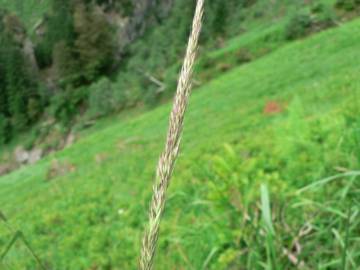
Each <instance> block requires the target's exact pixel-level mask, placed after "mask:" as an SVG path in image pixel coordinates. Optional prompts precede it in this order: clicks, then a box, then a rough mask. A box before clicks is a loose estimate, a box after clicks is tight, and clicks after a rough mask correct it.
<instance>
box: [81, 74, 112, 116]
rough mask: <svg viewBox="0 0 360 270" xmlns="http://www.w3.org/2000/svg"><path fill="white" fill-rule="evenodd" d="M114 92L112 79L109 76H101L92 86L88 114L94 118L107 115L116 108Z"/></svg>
mask: <svg viewBox="0 0 360 270" xmlns="http://www.w3.org/2000/svg"><path fill="white" fill-rule="evenodd" d="M113 92H114V91H113V88H112V84H111V81H110V80H109V79H107V78H101V79H100V80H99V81H98V82H96V83H93V84H92V85H91V86H90V88H89V109H88V114H89V115H90V116H91V117H92V118H96V117H100V116H104V115H107V114H109V113H111V112H112V111H113V110H114V109H115V106H116V104H115V100H114V97H113V94H114V93H113Z"/></svg>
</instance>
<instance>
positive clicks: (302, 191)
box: [0, 20, 360, 270]
mask: <svg viewBox="0 0 360 270" xmlns="http://www.w3.org/2000/svg"><path fill="white" fill-rule="evenodd" d="M359 28H360V20H355V21H353V22H351V23H347V24H344V25H342V26H340V27H339V28H336V29H332V30H328V31H325V32H322V33H320V34H317V35H314V36H312V37H310V38H308V39H305V40H300V41H295V42H293V43H290V44H287V45H284V46H282V48H281V49H278V50H276V51H274V52H273V53H270V54H268V55H266V56H264V57H262V58H259V59H257V60H255V61H253V62H251V63H249V64H245V65H242V66H240V67H237V68H234V69H232V70H231V71H229V72H227V73H225V74H224V75H221V76H219V77H216V78H214V79H213V80H211V81H209V83H206V84H204V85H203V86H202V87H201V88H200V89H197V90H196V91H195V93H194V95H193V96H192V98H191V104H190V108H189V110H188V113H187V116H186V125H185V130H184V138H183V141H182V145H183V147H182V152H181V156H180V160H179V161H178V163H177V166H176V169H175V172H174V179H173V182H172V185H171V188H170V194H169V200H168V204H167V209H166V214H165V217H164V222H163V223H162V229H161V237H160V247H159V250H158V255H157V258H156V269H295V267H296V266H295V265H296V264H298V265H303V267H304V269H324V270H325V269H357V268H358V267H360V239H359V231H360V219H359V210H360V201H359V198H360V181H359V180H360V176H359V175H360V172H359V168H360V137H359V130H360V121H359V119H360V118H359V117H360V82H359V80H358V78H359V75H360V72H359V67H358V65H359V62H360V55H359V53H358V52H359V49H360V31H359ZM236 42H241V41H239V40H237V41H236ZM229 50H231V48H229ZM169 110H170V104H165V105H163V106H161V107H158V108H156V109H154V110H152V111H149V112H147V113H145V114H143V115H140V116H137V117H134V118H129V119H125V120H122V121H120V120H119V119H118V118H117V117H113V119H111V120H109V119H108V120H104V121H106V122H104V123H106V124H103V125H102V124H101V123H100V124H98V128H97V130H93V131H92V132H91V134H89V135H88V136H85V137H83V138H81V139H80V140H79V142H77V143H76V144H75V145H73V146H71V147H69V148H67V149H65V150H63V151H61V152H58V153H55V154H52V155H50V156H48V157H47V158H45V159H44V160H42V161H40V162H39V163H37V164H36V165H34V166H27V167H23V168H21V169H19V170H17V171H15V172H13V173H11V174H9V175H7V176H4V177H1V178H0V206H1V207H0V208H1V211H2V212H4V214H5V215H6V216H7V218H8V220H9V223H11V224H12V226H13V227H14V228H16V229H21V230H22V231H23V233H24V235H25V236H26V237H27V239H28V241H29V243H30V244H31V246H32V248H33V249H34V250H35V251H36V252H37V253H38V254H39V256H40V257H41V259H42V260H43V262H44V263H45V264H46V266H47V267H48V268H49V269H136V266H137V256H138V254H139V249H140V239H141V235H142V230H143V227H144V226H145V224H146V221H147V219H146V218H147V207H148V203H149V200H150V196H151V186H152V183H153V178H154V168H155V165H156V162H157V158H158V155H159V153H160V151H161V149H162V146H163V141H164V138H165V133H166V128H167V120H168V114H169ZM95 129H96V127H95ZM332 176H336V177H333V178H331V177H332ZM329 177H330V178H329ZM260 186H262V188H260ZM266 187H267V188H266ZM266 189H268V191H269V194H270V203H271V213H267V214H269V215H270V217H271V219H269V218H268V219H266V216H267V215H266V212H265V211H266V208H267V207H266V205H264V200H263V204H261V197H262V198H263V199H264V198H265V197H266V195H265V194H266ZM261 190H262V192H261ZM265 201H266V200H265ZM270 227H273V233H271V231H272V230H270V229H269V228H270ZM11 237H12V234H11V233H9V231H8V230H7V228H6V227H5V226H3V225H1V223H0V246H4V245H5V243H7V242H8V241H10V240H11ZM3 264H4V265H3V267H4V268H5V269H7V268H8V269H37V268H36V267H37V266H36V263H35V261H34V260H33V259H32V257H31V255H30V254H28V253H27V251H26V249H25V248H24V246H22V244H21V243H20V242H18V243H17V244H16V245H15V246H14V247H13V248H12V249H11V251H10V252H9V253H8V254H7V256H6V257H5V259H4V262H3ZM344 265H346V266H345V268H344ZM346 267H347V268H346Z"/></svg>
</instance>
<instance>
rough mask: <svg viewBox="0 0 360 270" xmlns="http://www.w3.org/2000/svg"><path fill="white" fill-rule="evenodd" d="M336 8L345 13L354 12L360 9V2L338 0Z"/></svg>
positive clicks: (358, 0) (359, 0)
mask: <svg viewBox="0 0 360 270" xmlns="http://www.w3.org/2000/svg"><path fill="white" fill-rule="evenodd" d="M335 7H336V8H339V9H342V10H345V11H353V10H355V9H357V8H358V7H360V0H337V1H336V3H335Z"/></svg>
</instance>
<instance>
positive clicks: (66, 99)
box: [48, 87, 88, 127]
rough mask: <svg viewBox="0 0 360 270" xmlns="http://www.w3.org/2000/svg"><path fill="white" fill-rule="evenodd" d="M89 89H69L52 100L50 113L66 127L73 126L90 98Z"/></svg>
mask: <svg viewBox="0 0 360 270" xmlns="http://www.w3.org/2000/svg"><path fill="white" fill-rule="evenodd" d="M87 90H88V89H86V88H77V89H73V88H72V87H68V88H67V89H65V90H63V91H61V92H60V93H59V94H57V95H55V96H53V98H52V99H51V100H50V104H51V106H50V107H49V109H48V113H49V114H50V115H51V116H52V117H54V118H55V119H56V120H57V121H58V122H59V123H61V124H62V125H63V126H65V127H69V126H71V124H72V123H73V120H74V117H75V116H76V115H80V114H81V112H82V111H83V110H84V106H85V104H86V102H87V98H88V91H87Z"/></svg>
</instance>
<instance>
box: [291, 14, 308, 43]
mask: <svg viewBox="0 0 360 270" xmlns="http://www.w3.org/2000/svg"><path fill="white" fill-rule="evenodd" d="M312 23H313V22H312V19H311V17H310V15H309V14H306V13H297V14H295V15H294V16H292V17H291V18H290V20H289V22H288V23H287V25H286V27H285V37H286V39H288V40H294V39H298V38H301V37H304V36H306V35H307V34H308V33H309V32H310V30H311V27H312Z"/></svg>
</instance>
